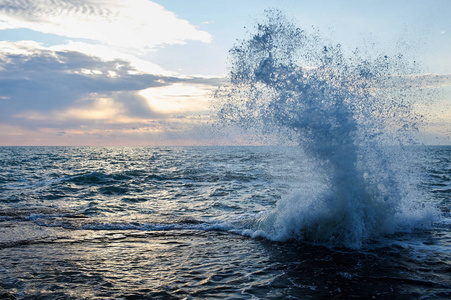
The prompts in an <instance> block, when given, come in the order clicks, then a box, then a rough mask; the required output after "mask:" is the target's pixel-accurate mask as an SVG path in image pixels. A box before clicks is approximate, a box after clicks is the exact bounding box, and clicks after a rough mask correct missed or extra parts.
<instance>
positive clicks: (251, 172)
mask: <svg viewBox="0 0 451 300" xmlns="http://www.w3.org/2000/svg"><path fill="white" fill-rule="evenodd" d="M405 151H406V153H407V152H409V153H410V155H414V156H415V157H416V160H415V166H414V169H415V170H417V171H418V170H421V171H418V172H420V174H419V175H418V174H417V175H415V176H416V177H417V179H418V180H416V181H414V182H415V184H416V185H417V186H416V188H418V189H419V190H421V191H422V193H421V195H422V197H424V198H423V199H420V200H421V201H423V202H424V203H426V204H427V203H430V204H434V205H435V206H437V207H438V208H439V210H440V212H441V218H440V219H439V220H436V221H435V222H434V223H433V224H431V226H429V227H425V226H417V227H416V226H412V227H411V228H409V230H408V231H406V232H396V233H393V234H385V235H379V236H374V237H372V238H371V239H368V240H365V241H364V243H363V244H362V246H361V247H360V248H357V249H351V248H343V247H334V246H331V245H327V247H326V246H325V245H320V244H313V243H306V242H302V241H299V240H298V241H296V240H287V241H285V242H277V241H271V240H268V239H264V238H260V237H256V238H251V237H249V235H252V234H249V231H252V226H253V224H254V223H253V221H255V220H258V219H259V218H260V217H261V216H262V214H263V215H264V214H265V213H268V212H270V211H273V210H274V209H275V208H276V206H277V203H278V202H279V201H281V199H283V198H284V197H286V195H287V194H290V193H291V191H292V190H299V189H307V190H308V189H311V188H312V186H314V185H312V184H311V183H312V182H316V181H317V180H318V178H317V175H314V174H310V173H305V172H307V171H308V170H310V168H309V167H307V166H309V164H310V162H309V160H308V159H307V158H306V157H303V156H301V155H299V151H297V150H296V147H285V148H280V147H174V148H150V147H137V148H127V147H111V148H77V147H2V148H0V158H1V159H0V163H1V169H0V188H1V189H0V209H1V210H0V286H2V287H3V288H4V289H6V290H7V291H9V292H11V293H13V294H14V295H15V297H17V298H18V299H111V298H113V299H116V298H125V299H158V298H160V299H197V298H212V299H214V298H217V299H225V298H228V299H230V298H243V299H252V298H254V299H255V298H260V299H271V298H273V299H280V298H289V297H291V298H293V299H296V298H298V299H305V298H307V299H308V298H314V299H317V298H332V297H336V298H362V297H363V298H372V297H375V298H386V299H393V298H397V299H419V298H423V299H446V298H449V297H450V296H451V252H450V251H449V249H450V246H451V218H450V216H451V215H450V208H451V202H450V198H451V197H450V195H451V192H450V190H451V173H450V172H451V165H450V163H451V161H450V157H451V148H450V147H438V146H437V147H426V146H418V147H411V148H409V149H408V150H405ZM420 179H421V180H420ZM415 200H416V201H418V200H419V199H415ZM418 213H421V210H420V211H419V212H418ZM414 225H415V224H414ZM253 232H254V231H253Z"/></svg>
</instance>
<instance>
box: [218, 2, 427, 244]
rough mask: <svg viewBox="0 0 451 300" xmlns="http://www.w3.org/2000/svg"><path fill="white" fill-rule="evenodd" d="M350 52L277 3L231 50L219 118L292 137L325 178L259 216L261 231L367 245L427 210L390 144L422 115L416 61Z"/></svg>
mask: <svg viewBox="0 0 451 300" xmlns="http://www.w3.org/2000/svg"><path fill="white" fill-rule="evenodd" d="M344 52H345V51H343V50H342V49H341V45H340V44H336V45H333V44H330V43H325V42H324V41H322V40H321V39H320V38H319V36H318V35H316V34H310V33H308V32H306V31H304V30H302V29H300V28H298V27H297V26H296V25H295V24H294V23H293V22H291V21H290V20H288V19H287V18H286V17H285V16H284V15H283V14H282V13H281V12H280V11H277V10H268V11H266V21H265V22H264V23H261V24H258V25H257V26H256V32H255V33H254V34H252V35H251V36H250V37H249V39H246V40H243V41H240V42H238V44H237V45H236V46H234V47H233V48H232V49H231V50H230V55H231V70H230V84H229V85H227V86H224V87H222V88H220V89H219V90H218V91H217V94H216V97H217V99H218V101H217V103H218V107H217V110H218V115H219V120H220V122H222V123H226V124H233V125H238V126H239V127H242V128H245V129H252V130H253V131H254V132H260V133H261V134H263V135H266V136H275V135H276V136H277V135H278V136H281V137H282V136H283V138H285V139H289V140H291V141H293V142H294V143H295V144H297V145H298V146H299V148H298V150H296V151H299V155H303V156H305V157H306V158H307V157H308V158H310V162H311V164H312V166H311V168H310V169H311V170H310V172H312V173H315V174H321V176H319V177H320V178H322V179H321V180H320V184H319V187H317V188H316V189H313V190H314V192H312V189H294V190H293V192H292V193H291V194H290V195H286V196H285V197H283V199H281V200H280V201H279V202H278V204H277V207H276V209H275V210H274V211H273V212H270V213H267V214H264V215H263V216H261V217H259V218H258V219H256V220H254V222H252V226H250V230H251V232H252V235H261V236H265V237H268V238H270V239H274V240H290V239H298V240H306V241H313V242H320V243H326V244H331V245H340V246H348V247H359V246H360V245H361V244H362V242H365V241H367V240H368V239H371V238H374V237H377V236H378V235H380V234H386V233H391V232H394V231H396V230H399V229H400V228H407V227H409V226H408V224H409V223H411V222H412V219H411V217H409V216H412V215H413V216H415V219H416V220H417V221H419V222H420V223H421V222H422V221H424V219H428V218H427V217H425V215H428V214H421V213H418V212H417V210H418V206H421V205H416V204H412V203H414V202H415V201H414V200H418V199H412V198H408V197H414V198H415V197H417V196H418V195H416V194H415V193H414V192H412V189H413V190H415V188H414V187H413V186H412V185H409V186H408V187H407V186H406V185H401V184H400V183H401V180H400V179H401V178H402V177H403V176H405V174H404V172H403V171H400V169H396V168H395V167H394V162H395V161H396V160H395V159H394V156H391V155H388V153H387V148H386V147H388V146H387V145H391V146H393V145H401V144H404V143H408V142H410V134H409V133H410V132H412V131H415V130H416V128H417V125H418V123H420V122H421V116H418V115H416V114H414V113H413V111H412V105H413V97H412V95H413V94H414V93H415V90H416V87H415V86H413V84H412V83H411V82H410V79H409V78H410V77H409V75H410V74H412V73H413V71H414V70H415V65H414V64H409V63H408V62H406V61H405V60H404V58H403V56H402V55H401V54H399V55H395V56H392V57H389V56H387V55H378V56H376V57H364V56H363V55H361V54H360V51H359V50H358V49H356V50H355V51H353V53H352V54H351V55H350V56H346V55H345V54H344ZM401 157H402V156H401ZM399 167H400V166H399V165H398V168H399ZM313 177H315V178H318V176H313ZM315 184H318V180H316V181H315ZM406 189H411V190H410V191H408V192H407V191H406ZM413 194H415V195H414V196H412V195H413ZM418 197H420V196H418ZM418 197H417V198H418ZM420 198H421V197H420ZM406 203H410V204H408V205H407V204H406ZM423 206H424V205H423ZM422 209H424V207H423V208H422ZM428 220H430V219H428Z"/></svg>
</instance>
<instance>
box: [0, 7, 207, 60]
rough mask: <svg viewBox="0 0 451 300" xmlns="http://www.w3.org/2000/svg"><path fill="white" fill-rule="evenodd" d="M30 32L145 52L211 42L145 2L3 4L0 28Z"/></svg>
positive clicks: (0, 8)
mask: <svg viewBox="0 0 451 300" xmlns="http://www.w3.org/2000/svg"><path fill="white" fill-rule="evenodd" d="M13 28H29V29H32V30H34V31H39V32H43V33H51V34H56V35H60V36H65V37H69V38H76V39H88V40H92V41H98V42H101V43H104V44H106V45H110V46H116V47H121V48H133V49H140V50H143V51H147V50H151V49H154V48H155V47H157V46H159V45H164V44H184V43H186V41H187V40H194V41H201V42H206V43H208V42H210V41H211V35H210V34H209V33H208V32H205V31H201V30H198V29H197V28H196V27H195V26H194V25H192V24H190V23H189V22H188V21H186V20H182V19H180V18H178V17H177V16H176V15H175V14H174V13H172V12H170V11H167V10H165V9H164V8H163V7H162V6H160V5H158V4H156V3H154V2H151V1H147V0H108V1H107V0H78V1H75V0H40V1H35V0H5V1H2V3H1V4H0V30H1V29H13Z"/></svg>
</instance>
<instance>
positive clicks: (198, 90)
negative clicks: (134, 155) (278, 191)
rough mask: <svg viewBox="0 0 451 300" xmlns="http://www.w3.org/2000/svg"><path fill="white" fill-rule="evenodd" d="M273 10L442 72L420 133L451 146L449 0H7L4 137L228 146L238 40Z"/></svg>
mask: <svg viewBox="0 0 451 300" xmlns="http://www.w3.org/2000/svg"><path fill="white" fill-rule="evenodd" d="M268 8H277V9H280V10H281V11H282V12H284V13H285V14H286V15H287V16H288V17H289V18H292V19H294V20H296V23H297V24H298V25H299V26H300V27H301V28H314V29H315V30H318V31H319V32H320V33H321V35H322V36H323V37H324V38H325V39H328V40H330V41H332V42H334V43H340V44H341V45H342V46H343V48H344V49H345V50H346V49H348V50H352V49H355V48H356V47H359V48H362V49H365V48H366V49H369V51H372V52H374V53H387V54H395V53H398V52H402V53H406V55H407V57H408V58H409V59H412V60H415V61H418V62H419V63H420V65H421V74H419V75H420V76H423V75H424V76H430V75H431V74H433V75H434V76H436V78H438V80H437V84H435V85H434V87H433V89H434V91H433V92H431V93H430V94H431V95H433V97H432V98H433V99H426V100H424V101H423V102H421V101H419V103H418V105H417V107H416V109H417V110H418V112H420V113H421V114H424V115H425V120H424V126H423V128H422V129H421V132H420V133H419V135H418V136H419V140H420V142H423V143H426V144H451V19H450V18H449V15H450V13H451V1H449V0H429V1H426V0H421V1H415V0H405V1H403V0H388V1H386V0H377V1H376V0H375V1H372V0H367V1H361V0H359V1H354V0H337V1H334V0H330V1H325V0H323V1H321V0H318V1H304V0H278V1H276V0H239V1H238V0H155V1H148V0H65V1H61V0H1V1H0V146H11V145H29V146H34V145H43V146H46V145H67V146H70V145H74V146H105V145H130V146H132V145H137V146H140V145H209V144H215V143H216V144H217V143H218V139H221V138H218V136H217V135H215V134H214V133H213V132H212V127H211V122H212V114H213V112H212V110H211V102H212V93H213V92H214V91H215V90H216V89H217V87H218V86H220V85H221V84H222V83H223V82H224V78H225V76H226V75H227V72H228V50H229V49H230V48H232V47H233V45H234V43H236V41H237V39H243V38H245V37H246V34H247V33H248V32H249V31H250V30H252V28H253V26H254V25H255V23H256V22H257V21H258V20H260V19H262V16H263V14H264V10H265V9H268ZM234 138H236V139H237V141H235V143H239V139H240V138H239V137H234ZM241 138H243V137H241ZM219 143H227V142H226V141H222V142H219Z"/></svg>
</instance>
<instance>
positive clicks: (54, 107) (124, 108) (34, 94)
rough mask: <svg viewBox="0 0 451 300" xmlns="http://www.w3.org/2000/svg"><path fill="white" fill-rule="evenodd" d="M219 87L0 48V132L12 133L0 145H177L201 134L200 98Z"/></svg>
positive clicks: (28, 46)
mask: <svg viewBox="0 0 451 300" xmlns="http://www.w3.org/2000/svg"><path fill="white" fill-rule="evenodd" d="M221 81H222V79H221V78H202V77H197V78H190V77H177V76H164V75H154V74H148V73H144V72H142V71H138V70H137V69H136V68H135V67H134V66H132V64H131V63H130V62H128V61H125V60H121V59H112V60H104V59H101V58H99V57H96V56H91V55H87V54H86V53H81V52H77V51H63V50H55V49H54V48H47V47H44V46H42V45H41V44H39V43H36V42H26V41H22V42H14V43H12V42H0V120H1V121H0V127H2V128H10V129H11V130H10V131H8V132H4V133H3V134H1V135H0V144H8V143H9V144H46V143H47V142H45V136H46V134H47V135H48V138H49V139H53V140H52V141H53V142H52V143H56V144H58V143H59V144H64V143H66V144H73V143H71V142H70V141H71V138H72V139H73V140H74V141H75V140H77V141H79V143H80V144H82V141H83V139H82V138H81V136H85V137H86V141H91V142H92V143H94V144H95V141H97V140H98V139H99V138H100V137H102V138H103V139H104V140H103V141H104V142H105V143H108V141H109V139H108V138H111V139H112V140H114V141H116V142H117V143H119V140H121V141H124V139H125V138H127V137H128V138H132V139H136V140H133V143H134V144H139V137H142V138H150V137H153V138H155V137H156V135H159V136H160V137H165V138H167V139H168V140H169V139H171V138H176V137H179V138H182V137H183V136H186V134H188V132H196V131H197V129H195V128H200V127H203V126H205V120H206V119H208V118H209V117H208V116H206V115H205V113H203V111H205V110H206V108H207V106H208V103H207V102H208V100H207V98H208V97H209V95H210V92H211V90H214V89H215V88H216V87H217V86H218V85H220V84H221ZM166 101H167V103H164V102H166ZM156 104H157V105H156ZM158 104H159V105H158ZM165 105H166V106H167V105H169V106H170V107H172V108H173V109H172V110H171V109H170V110H167V109H166V110H165V109H163V108H164V107H165ZM33 132H34V133H35V134H33ZM121 136H122V137H121ZM190 136H194V135H193V134H191V135H190ZM63 137H64V138H63ZM113 137H116V138H115V139H113ZM24 140H28V141H29V142H24ZM31 140H33V141H34V142H31ZM112 140H111V141H112ZM124 143H125V141H124ZM47 144H51V143H50V142H48V143H47Z"/></svg>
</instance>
